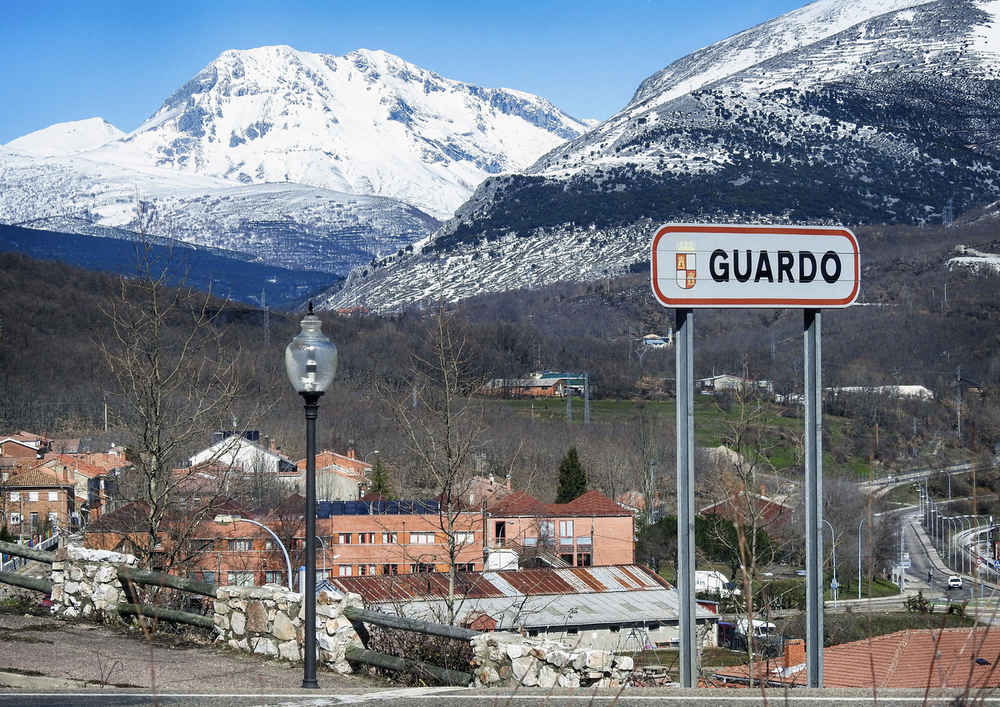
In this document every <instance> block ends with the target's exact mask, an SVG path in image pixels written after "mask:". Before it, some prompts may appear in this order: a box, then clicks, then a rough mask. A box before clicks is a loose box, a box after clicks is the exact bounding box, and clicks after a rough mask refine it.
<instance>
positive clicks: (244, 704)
mask: <svg viewBox="0 0 1000 707" xmlns="http://www.w3.org/2000/svg"><path fill="white" fill-rule="evenodd" d="M962 697H965V699H962ZM380 702H390V703H395V704H400V705H419V706H420V707H485V706H487V705H490V706H496V707H539V706H540V705H547V706H548V705H551V706H552V707H585V706H586V707H606V706H607V707H610V706H611V705H614V706H615V707H650V706H651V705H695V706H699V707H700V706H701V705H704V706H705V707H714V706H715V705H722V706H724V707H768V706H770V705H785V706H791V707H827V706H829V707H836V706H839V705H850V706H851V707H862V706H864V705H872V707H877V705H884V706H886V707H916V706H917V705H942V706H943V705H956V706H957V705H972V704H975V705H1000V695H994V694H986V695H980V694H974V695H964V696H963V695H962V693H960V692H958V691H952V692H949V693H942V692H937V691H934V692H932V693H930V694H925V692H924V691H923V690H882V691H879V692H878V694H877V695H876V694H872V693H871V692H870V691H865V690H832V689H828V690H806V689H797V690H792V691H788V692H785V691H783V690H768V691H766V694H762V693H761V692H760V691H756V690H754V691H750V690H680V689H655V690H651V689H643V690H641V691H640V690H630V691H627V692H619V691H614V690H612V691H599V692H591V691H586V690H574V691H540V690H519V691H517V692H499V691H473V690H469V689H466V688H457V689H456V688H419V689H400V690H385V691H374V692H367V693H354V692H350V693H324V692H323V691H320V693H313V694H312V695H304V694H302V693H301V692H298V693H294V692H292V693H288V694H274V695H266V696H259V695H258V696H255V695H227V694H219V693H213V694H205V693H202V694H169V695H156V694H152V693H134V694H121V693H116V694H109V693H107V692H101V693H98V694H94V693H80V692H77V693H56V694H53V693H33V694H25V693H22V694H18V695H9V694H2V693H0V707H7V706H8V705H9V706H10V707H14V706H15V705H16V707H76V706H79V707H91V706H93V707H97V706H98V705H101V706H104V705H107V706H108V707H133V706H134V707H139V706H146V705H162V706H163V707H204V706H206V705H212V706H213V707H326V706H334V705H347V704H365V703H380Z"/></svg>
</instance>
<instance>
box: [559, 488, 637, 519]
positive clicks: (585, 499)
mask: <svg viewBox="0 0 1000 707" xmlns="http://www.w3.org/2000/svg"><path fill="white" fill-rule="evenodd" d="M549 509H550V510H551V511H552V515H553V516H630V515H632V511H629V510H626V509H625V508H623V507H622V506H620V505H618V504H617V503H615V502H614V501H612V500H611V499H610V498H608V497H607V496H605V495H604V494H602V493H599V492H598V491H587V493H585V494H583V495H582V496H580V497H579V498H575V499H573V500H572V501H570V502H569V503H550V504H549Z"/></svg>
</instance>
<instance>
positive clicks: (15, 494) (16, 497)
mask: <svg viewBox="0 0 1000 707" xmlns="http://www.w3.org/2000/svg"><path fill="white" fill-rule="evenodd" d="M10 500H11V501H13V502H14V503H19V502H20V500H21V492H20V491H11V492H10Z"/></svg>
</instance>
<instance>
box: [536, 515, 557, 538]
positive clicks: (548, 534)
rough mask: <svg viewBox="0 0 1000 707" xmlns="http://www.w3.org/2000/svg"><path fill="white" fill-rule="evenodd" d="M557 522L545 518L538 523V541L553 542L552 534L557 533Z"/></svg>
mask: <svg viewBox="0 0 1000 707" xmlns="http://www.w3.org/2000/svg"><path fill="white" fill-rule="evenodd" d="M555 525H556V524H555V523H554V522H552V521H551V520H543V521H542V522H541V523H539V524H538V542H540V543H548V542H552V536H553V535H555V530H556V528H555Z"/></svg>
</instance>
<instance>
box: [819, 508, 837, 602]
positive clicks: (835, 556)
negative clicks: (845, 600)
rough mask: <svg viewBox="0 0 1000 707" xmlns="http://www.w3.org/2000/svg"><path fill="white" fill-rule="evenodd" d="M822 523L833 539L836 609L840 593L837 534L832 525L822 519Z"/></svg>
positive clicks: (833, 586) (833, 585)
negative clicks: (828, 527) (826, 526)
mask: <svg viewBox="0 0 1000 707" xmlns="http://www.w3.org/2000/svg"><path fill="white" fill-rule="evenodd" d="M823 522H824V523H826V524H827V525H828V526H830V537H831V538H832V539H833V584H832V586H831V587H830V588H831V589H832V590H833V606H834V608H836V607H837V595H838V594H839V593H840V584H839V583H838V582H837V534H836V533H835V532H834V531H833V523H831V522H830V521H828V520H827V519H826V518H823Z"/></svg>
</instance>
